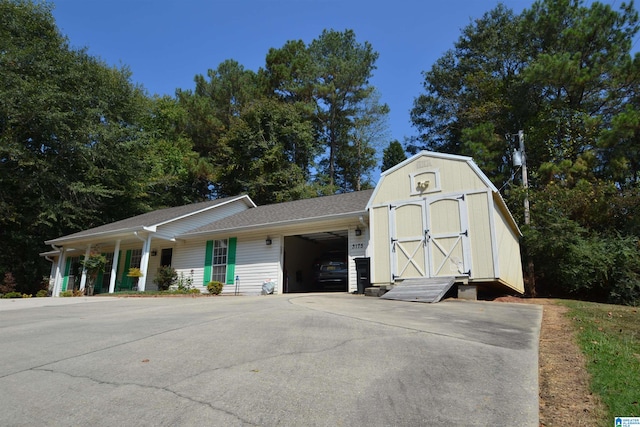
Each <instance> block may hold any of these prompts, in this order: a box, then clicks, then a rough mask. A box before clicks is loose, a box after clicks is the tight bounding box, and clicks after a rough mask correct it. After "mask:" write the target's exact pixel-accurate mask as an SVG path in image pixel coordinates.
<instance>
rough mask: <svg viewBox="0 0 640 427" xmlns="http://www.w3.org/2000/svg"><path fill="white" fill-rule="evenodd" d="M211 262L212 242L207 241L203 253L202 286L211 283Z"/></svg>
mask: <svg viewBox="0 0 640 427" xmlns="http://www.w3.org/2000/svg"><path fill="white" fill-rule="evenodd" d="M212 262H213V240H207V247H206V249H205V251H204V286H207V284H208V283H209V282H210V281H211V263H212Z"/></svg>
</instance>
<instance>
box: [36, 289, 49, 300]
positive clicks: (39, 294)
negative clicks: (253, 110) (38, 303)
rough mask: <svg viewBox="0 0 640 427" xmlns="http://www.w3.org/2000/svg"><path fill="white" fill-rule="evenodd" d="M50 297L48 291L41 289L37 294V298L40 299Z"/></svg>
mask: <svg viewBox="0 0 640 427" xmlns="http://www.w3.org/2000/svg"><path fill="white" fill-rule="evenodd" d="M48 296H49V292H48V291H47V290H46V289H40V290H39V291H38V293H37V294H36V297H38V298H42V297H48Z"/></svg>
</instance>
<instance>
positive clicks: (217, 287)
mask: <svg viewBox="0 0 640 427" xmlns="http://www.w3.org/2000/svg"><path fill="white" fill-rule="evenodd" d="M223 287H224V285H223V284H222V283H221V282H215V281H214V282H209V283H208V284H207V291H209V293H210V294H211V295H220V293H221V292H222V288H223Z"/></svg>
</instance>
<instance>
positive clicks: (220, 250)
mask: <svg viewBox="0 0 640 427" xmlns="http://www.w3.org/2000/svg"><path fill="white" fill-rule="evenodd" d="M227 249H228V245H227V239H222V240H214V241H213V260H212V262H211V280H213V281H216V282H220V283H225V282H226V280H227Z"/></svg>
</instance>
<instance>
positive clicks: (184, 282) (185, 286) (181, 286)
mask: <svg viewBox="0 0 640 427" xmlns="http://www.w3.org/2000/svg"><path fill="white" fill-rule="evenodd" d="M177 283H178V290H179V291H184V292H189V291H191V290H192V289H193V270H191V272H190V273H189V275H188V276H185V275H184V273H182V272H180V277H178V282H177Z"/></svg>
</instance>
